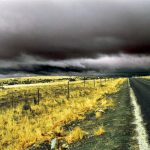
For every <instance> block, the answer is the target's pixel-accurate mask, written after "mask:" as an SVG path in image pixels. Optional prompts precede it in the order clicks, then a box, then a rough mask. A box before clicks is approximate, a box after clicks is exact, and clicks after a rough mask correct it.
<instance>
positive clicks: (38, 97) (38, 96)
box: [37, 89, 40, 104]
mask: <svg viewBox="0 0 150 150" xmlns="http://www.w3.org/2000/svg"><path fill="white" fill-rule="evenodd" d="M37 101H38V104H39V103H40V90H39V89H38V90H37Z"/></svg>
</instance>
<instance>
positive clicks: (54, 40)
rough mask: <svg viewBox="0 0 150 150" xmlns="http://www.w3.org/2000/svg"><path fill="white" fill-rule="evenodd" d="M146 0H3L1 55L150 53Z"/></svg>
mask: <svg viewBox="0 0 150 150" xmlns="http://www.w3.org/2000/svg"><path fill="white" fill-rule="evenodd" d="M149 16H150V1H149V0H132V1H131V0H107V1H106V0H21V1H20V0H1V1H0V59H15V58H16V57H19V56H20V55H22V54H27V55H31V56H35V57H39V56H40V57H42V58H44V59H51V60H66V59H81V58H97V57H98V55H99V54H117V53H127V54H131V53H133V54H140V53H141V54H144V53H147V54H149V53H150V50H149V49H150V38H149V37H150V30H149V27H150V17H149Z"/></svg>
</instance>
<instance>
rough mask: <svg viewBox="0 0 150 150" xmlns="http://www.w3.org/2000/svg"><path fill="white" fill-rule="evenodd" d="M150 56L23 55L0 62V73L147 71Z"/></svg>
mask: <svg viewBox="0 0 150 150" xmlns="http://www.w3.org/2000/svg"><path fill="white" fill-rule="evenodd" d="M149 58H150V56H149V55H148V56H145V55H129V54H118V55H101V56H98V57H97V58H96V59H93V58H84V59H69V60H44V59H40V58H35V57H31V56H27V55H23V56H22V57H20V59H18V60H14V61H8V62H6V61H5V60H1V61H0V76H2V75H9V74H11V76H16V75H19V76H20V74H24V75H28V74H42V75H43V74H44V75H56V74H57V75H58V74H60V75H62V74H63V75H68V74H71V75H94V74H97V75H101V74H107V73H110V74H114V73H130V74H131V73H138V74H139V73H145V74H146V73H150V59H149Z"/></svg>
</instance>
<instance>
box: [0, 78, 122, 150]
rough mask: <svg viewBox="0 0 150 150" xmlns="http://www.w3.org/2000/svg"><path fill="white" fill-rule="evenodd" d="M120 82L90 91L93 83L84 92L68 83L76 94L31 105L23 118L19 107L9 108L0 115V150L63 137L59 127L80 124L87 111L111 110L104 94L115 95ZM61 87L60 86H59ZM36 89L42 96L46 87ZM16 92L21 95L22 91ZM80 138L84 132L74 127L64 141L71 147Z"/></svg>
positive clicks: (113, 82) (21, 147) (88, 84)
mask: <svg viewBox="0 0 150 150" xmlns="http://www.w3.org/2000/svg"><path fill="white" fill-rule="evenodd" d="M124 81H125V79H115V80H110V81H107V82H106V84H105V86H103V87H100V88H99V87H98V88H92V85H93V82H90V81H89V83H87V86H89V87H91V88H87V89H84V88H83V87H82V85H78V84H77V85H76V84H75V83H72V87H73V86H74V89H76V87H77V89H78V90H79V91H77V90H73V91H71V98H70V99H66V96H65V95H61V94H60V95H59V96H58V97H55V99H54V98H52V97H46V96H45V98H44V99H43V100H42V101H41V102H40V105H32V112H26V113H25V114H23V113H22V105H23V104H20V105H18V106H17V107H16V108H15V109H12V108H10V109H7V110H5V111H1V113H0V141H1V144H0V149H5V150H12V149H13V150H22V149H24V148H26V147H28V146H29V145H31V144H33V143H35V142H38V141H40V142H41V141H45V140H50V139H52V138H54V137H55V136H56V134H55V133H57V132H58V133H61V134H64V135H65V134H67V133H64V132H65V131H63V129H62V126H63V125H65V124H68V123H70V122H72V121H76V120H83V119H84V118H85V114H86V113H87V112H89V111H94V110H96V109H101V110H103V111H105V109H107V108H111V107H114V103H113V100H110V99H108V98H107V96H106V94H112V93H115V92H117V91H118V90H119V86H120V85H121V84H122V83H123V82H124ZM78 82H79V81H78ZM80 83H82V81H80ZM61 85H62V86H63V84H62V83H61ZM61 85H60V84H59V83H57V84H56V85H55V86H56V87H57V88H58V87H59V88H60V89H59V90H61ZM65 85H66V83H65ZM39 88H40V89H41V91H42V92H43V93H44V92H45V90H48V87H46V89H43V87H39ZM32 89H34V88H33V87H30V90H31V91H32ZM16 90H18V91H19V92H21V90H24V88H20V89H16ZM85 93H86V95H85ZM45 95H46V94H45ZM102 129H103V128H102ZM102 129H101V130H100V129H99V130H98V131H95V134H96V135H98V134H100V132H101V134H103V133H104V131H103V130H102ZM102 132H103V133H102ZM83 136H84V131H82V130H81V129H80V128H79V127H77V128H75V129H74V130H73V131H71V132H70V133H69V134H67V135H66V136H64V137H65V140H66V141H67V142H68V143H72V142H75V141H76V140H79V139H82V138H83Z"/></svg>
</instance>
